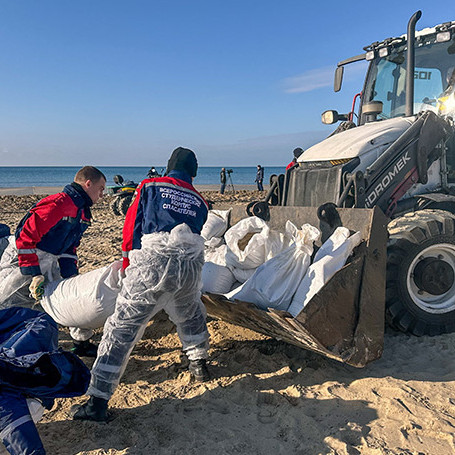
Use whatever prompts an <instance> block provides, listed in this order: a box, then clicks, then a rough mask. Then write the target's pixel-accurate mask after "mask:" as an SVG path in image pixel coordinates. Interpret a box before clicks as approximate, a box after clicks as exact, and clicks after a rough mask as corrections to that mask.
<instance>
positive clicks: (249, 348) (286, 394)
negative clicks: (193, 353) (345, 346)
mask: <svg viewBox="0 0 455 455" xmlns="http://www.w3.org/2000/svg"><path fill="white" fill-rule="evenodd" d="M257 196H258V193H257V192H242V193H240V194H237V195H236V197H235V198H234V197H232V196H231V195H227V196H220V195H217V194H216V193H206V197H207V198H208V199H211V200H213V201H214V202H216V203H218V204H221V203H222V204H223V205H224V206H228V205H230V204H235V203H240V202H246V201H249V200H251V199H254V198H255V197H256V198H257ZM37 199H38V197H37V196H20V197H17V196H16V197H14V196H0V222H4V223H5V222H6V223H8V224H9V225H10V226H12V227H13V226H14V225H15V224H16V223H17V222H18V221H19V219H20V218H21V217H22V215H23V213H24V211H25V210H26V209H27V208H28V207H29V206H30V205H31V204H32V203H33V202H34V201H35V200H37ZM108 203H109V200H108V198H106V199H105V200H104V201H103V202H102V203H101V204H100V205H98V206H96V207H95V208H94V210H93V213H94V217H95V221H94V223H93V225H92V227H91V228H90V229H89V230H88V231H87V234H86V236H85V237H84V239H83V241H82V245H81V247H80V249H79V256H80V257H81V258H82V260H81V271H82V272H86V271H89V270H92V269H93V268H96V267H99V266H101V265H104V264H107V263H109V262H111V261H112V260H114V259H118V258H120V254H121V253H120V242H121V226H122V222H123V219H122V218H121V217H115V216H113V215H112V214H111V212H110V211H109V208H108ZM208 325H209V330H210V334H211V350H210V356H211V357H210V369H211V372H212V373H213V376H214V378H213V379H212V380H211V381H209V382H208V383H205V384H197V383H193V382H191V380H190V376H189V373H188V372H187V371H186V370H185V369H184V368H183V366H182V365H181V364H180V361H179V352H180V350H179V349H180V344H179V341H178V337H177V335H176V332H175V329H174V328H173V325H172V324H171V323H170V322H169V321H168V320H167V318H166V317H165V316H164V315H163V314H159V315H158V316H157V317H156V318H155V319H154V320H153V321H152V322H151V323H150V324H149V326H148V328H147V330H146V332H145V334H144V337H143V338H142V340H141V341H140V342H139V343H138V345H137V346H136V348H135V349H134V351H133V353H132V356H131V359H130V362H129V364H128V367H127V369H126V372H125V375H124V377H123V379H122V382H121V384H120V386H119V387H118V389H117V390H116V392H115V394H114V396H113V398H112V400H111V402H110V406H111V420H110V422H109V423H107V424H105V423H92V422H77V421H71V420H70V419H69V417H68V411H69V409H70V407H71V405H72V404H74V403H78V402H82V401H84V400H85V398H83V397H80V398H74V399H60V400H57V401H56V404H55V406H54V408H53V409H52V410H51V411H48V412H46V413H45V415H44V417H43V419H42V421H41V422H40V423H39V424H38V430H39V432H40V435H41V437H42V440H43V443H44V446H45V447H46V449H47V453H48V454H50V455H76V454H79V455H82V454H84V455H88V454H90V455H102V454H103V455H107V454H109V455H114V454H116V455H118V454H134V455H149V454H152V453H153V454H198V455H204V454H261V455H262V454H300V455H307V454H308V455H314V454H332V455H335V454H336V455H345V454H346V455H354V454H362V455H364V454H371V455H382V454H396V455H398V454H400V455H402V454H414V455H424V454H425V455H430V454H431V455H446V454H455V441H454V431H455V406H454V405H455V362H454V360H453V352H454V351H455V334H450V335H443V336H439V337H434V338H431V337H421V338H417V337H410V336H407V335H405V334H401V333H397V332H393V331H392V330H391V329H387V330H386V334H385V346H384V354H383V357H382V358H381V359H379V360H377V361H375V362H373V363H371V364H369V365H368V366H367V367H365V368H363V369H355V368H352V367H348V366H346V365H343V364H341V363H338V362H335V361H332V360H329V359H326V358H324V357H322V356H319V355H317V354H314V353H311V352H309V351H306V350H303V349H300V348H297V347H294V346H291V345H288V344H285V343H283V342H280V341H276V340H272V339H268V338H267V337H265V336H262V335H259V334H256V333H254V332H251V331H249V330H246V329H243V328H241V327H237V326H234V325H230V324H228V323H225V322H222V321H216V320H209V324H208ZM100 336H101V331H100V332H99V333H98V334H97V335H96V338H97V340H99V339H100ZM61 345H62V347H63V348H69V347H70V346H71V342H70V339H69V336H68V333H67V331H66V330H64V329H62V330H61ZM84 360H85V361H87V364H88V366H90V365H91V361H90V360H89V359H84Z"/></svg>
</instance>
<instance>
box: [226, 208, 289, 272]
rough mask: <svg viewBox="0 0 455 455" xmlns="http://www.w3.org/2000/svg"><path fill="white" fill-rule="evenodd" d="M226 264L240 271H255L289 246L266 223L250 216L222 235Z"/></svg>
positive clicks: (286, 241) (281, 235) (281, 236)
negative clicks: (224, 243)
mask: <svg viewBox="0 0 455 455" xmlns="http://www.w3.org/2000/svg"><path fill="white" fill-rule="evenodd" d="M224 239H225V241H226V245H227V247H228V248H227V251H226V264H227V265H228V266H230V267H237V268H241V269H255V268H257V267H259V266H260V265H261V264H263V263H264V262H266V261H267V260H269V259H271V258H272V257H274V256H276V255H277V254H278V253H280V252H281V251H282V250H283V249H284V248H286V247H287V246H288V245H289V239H288V238H287V237H286V236H285V235H284V234H282V233H279V232H276V231H272V230H271V229H270V228H269V227H268V225H267V223H266V222H265V221H264V220H262V219H260V218H258V217H256V216H252V217H249V218H245V219H243V220H241V221H239V222H238V223H237V224H235V225H234V226H232V227H231V228H230V229H229V230H228V231H227V232H226V234H225V235H224Z"/></svg>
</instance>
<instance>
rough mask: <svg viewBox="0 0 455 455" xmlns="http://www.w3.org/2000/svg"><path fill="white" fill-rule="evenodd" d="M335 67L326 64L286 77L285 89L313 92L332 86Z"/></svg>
mask: <svg viewBox="0 0 455 455" xmlns="http://www.w3.org/2000/svg"><path fill="white" fill-rule="evenodd" d="M334 74H335V69H334V67H333V66H325V67H323V68H316V69H312V70H308V71H305V72H304V73H302V74H299V75H297V76H293V77H287V78H286V79H284V81H283V84H284V91H285V92H286V93H303V92H311V91H312V90H316V89H318V88H322V87H330V86H331V85H332V84H333V77H334Z"/></svg>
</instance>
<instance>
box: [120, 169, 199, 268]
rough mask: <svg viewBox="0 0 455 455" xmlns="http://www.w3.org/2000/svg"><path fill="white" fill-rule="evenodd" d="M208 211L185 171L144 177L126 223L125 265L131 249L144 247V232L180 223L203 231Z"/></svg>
mask: <svg viewBox="0 0 455 455" xmlns="http://www.w3.org/2000/svg"><path fill="white" fill-rule="evenodd" d="M207 215H208V205H207V202H206V201H205V200H204V198H203V197H202V196H201V195H200V194H199V193H198V192H197V191H196V190H195V188H194V187H193V185H192V184H191V178H190V177H189V176H188V174H186V173H185V172H182V171H171V172H170V173H169V175H167V176H166V177H158V178H151V179H145V180H143V181H142V182H141V183H140V185H139V187H138V188H137V189H136V195H135V199H134V202H133V203H132V205H131V207H130V208H129V209H128V213H127V214H126V218H125V224H124V226H123V244H122V250H123V267H124V268H126V267H128V265H129V260H128V253H129V251H131V250H134V249H140V248H141V238H142V236H143V235H144V234H151V233H153V232H170V231H171V230H172V229H173V228H174V227H175V226H178V225H179V224H187V225H188V226H189V228H190V229H191V231H192V232H193V233H195V234H200V233H201V230H202V226H203V225H204V223H205V221H206V220H207Z"/></svg>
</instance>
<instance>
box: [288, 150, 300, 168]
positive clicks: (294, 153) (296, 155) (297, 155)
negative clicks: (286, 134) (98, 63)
mask: <svg viewBox="0 0 455 455" xmlns="http://www.w3.org/2000/svg"><path fill="white" fill-rule="evenodd" d="M292 153H293V155H294V158H293V159H292V161H291V162H290V163H289V164H288V165H287V166H286V170H288V169H291V167H294V166H295V165H296V163H297V159H298V158H299V156H300V155H301V154H302V153H303V149H301V148H300V147H297V148H295V149H294V151H293V152H292Z"/></svg>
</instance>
